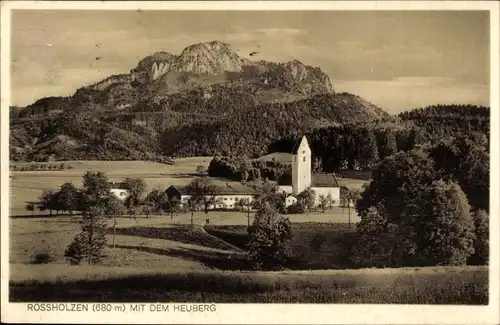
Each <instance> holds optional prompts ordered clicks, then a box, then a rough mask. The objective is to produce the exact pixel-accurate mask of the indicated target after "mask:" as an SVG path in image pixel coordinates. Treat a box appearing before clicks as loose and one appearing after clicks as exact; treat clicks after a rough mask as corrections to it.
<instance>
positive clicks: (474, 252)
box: [353, 136, 489, 267]
mask: <svg viewBox="0 0 500 325" xmlns="http://www.w3.org/2000/svg"><path fill="white" fill-rule="evenodd" d="M356 210H357V212H358V214H359V216H360V217H361V222H360V223H359V224H358V225H357V234H358V241H357V245H356V246H355V248H354V249H353V256H354V258H355V259H357V262H358V263H362V262H363V261H367V260H370V259H372V260H378V261H379V262H380V263H381V264H382V265H385V266H392V267H401V266H428V265H464V264H487V263H488V242H489V234H488V229H489V227H488V222H489V221H488V220H489V217H488V211H489V153H488V151H487V150H486V140H485V139H484V137H480V138H478V139H473V138H470V137H467V136H463V137H458V138H455V139H445V140H442V141H440V142H439V143H437V144H434V145H428V146H424V147H421V148H416V149H413V150H410V151H408V152H399V153H397V154H395V155H392V156H389V157H386V158H385V159H383V160H382V161H381V162H379V163H378V164H376V165H375V166H374V167H373V171H372V180H371V182H370V183H369V185H368V186H367V187H366V188H365V189H364V191H363V192H362V193H361V196H360V198H359V200H358V201H357V204H356Z"/></svg>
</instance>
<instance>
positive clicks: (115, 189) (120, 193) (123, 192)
mask: <svg viewBox="0 0 500 325" xmlns="http://www.w3.org/2000/svg"><path fill="white" fill-rule="evenodd" d="M109 185H110V186H111V189H110V190H109V192H110V193H111V194H113V195H114V196H116V197H117V198H118V199H120V200H122V201H125V199H126V198H127V197H128V196H129V191H128V187H127V184H125V183H112V182H111V183H109Z"/></svg>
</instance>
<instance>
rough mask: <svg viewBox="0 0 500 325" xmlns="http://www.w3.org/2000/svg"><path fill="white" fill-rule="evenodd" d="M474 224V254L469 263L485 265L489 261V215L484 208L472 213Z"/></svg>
mask: <svg viewBox="0 0 500 325" xmlns="http://www.w3.org/2000/svg"><path fill="white" fill-rule="evenodd" d="M474 226H475V230H474V232H475V234H476V238H475V241H474V251H475V252H474V255H472V256H471V258H470V260H469V264H473V265H487V264H488V262H489V254H490V250H489V246H490V241H489V230H490V228H489V216H488V214H487V213H486V211H484V210H479V211H477V212H476V213H475V214H474Z"/></svg>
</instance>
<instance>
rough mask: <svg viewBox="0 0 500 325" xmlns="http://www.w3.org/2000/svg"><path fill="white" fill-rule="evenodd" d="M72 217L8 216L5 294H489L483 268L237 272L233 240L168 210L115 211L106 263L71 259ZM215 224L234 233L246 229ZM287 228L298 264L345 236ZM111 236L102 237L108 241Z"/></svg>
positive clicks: (329, 254)
mask: <svg viewBox="0 0 500 325" xmlns="http://www.w3.org/2000/svg"><path fill="white" fill-rule="evenodd" d="M209 216H210V219H211V220H212V224H214V223H216V221H217V220H221V221H222V224H225V223H226V222H227V220H231V219H232V218H234V220H240V221H241V220H242V221H246V215H245V214H243V213H239V216H238V215H235V214H234V213H227V215H226V217H229V218H228V219H222V218H223V215H216V212H210V213H209ZM205 217H206V215H205V214H204V213H199V214H197V215H196V219H195V220H198V223H201V222H202V220H203V219H204V218H205ZM292 217H297V218H304V217H306V215H301V216H292ZM181 218H184V219H182V222H181ZM76 219H77V217H76V216H75V217H69V216H58V217H52V218H46V217H45V218H14V219H11V220H10V229H9V230H10V246H11V247H10V272H9V273H10V281H11V282H10V286H9V290H10V300H11V301H24V302H28V301H113V302H116V301H144V302H153V301H162V302H172V301H184V302H206V301H211V302H232V303H235V302H256V303H258V302H261V303H270V302H273V303H280V302H281V303H287V302H288V303H292V302H302V303H407V304H418V303H427V304H430V303H432V304H486V303H487V302H488V291H487V286H488V269H487V267H462V268H458V267H457V268H454V267H447V268H439V267H436V268H408V269H360V270H304V271H282V272H251V271H238V270H240V269H245V268H246V267H247V265H245V264H242V260H243V258H242V255H241V250H239V249H237V248H236V249H235V248H234V246H232V245H230V243H231V241H230V240H228V242H229V243H227V242H225V241H223V240H221V238H222V239H227V238H226V237H224V236H218V237H215V236H213V235H210V234H209V233H206V232H204V231H203V228H202V227H200V226H195V228H196V229H195V231H189V228H188V227H187V226H186V225H185V223H186V222H185V221H186V220H189V216H188V215H178V216H175V217H174V220H170V217H168V216H155V217H152V218H149V219H146V218H139V219H137V220H134V219H129V218H118V230H117V234H118V235H117V237H116V247H114V248H112V247H107V248H106V255H107V256H106V258H105V260H104V263H103V264H102V265H99V266H88V265H79V266H71V265H69V264H68V263H67V261H66V260H65V259H64V256H63V254H64V249H65V247H66V245H67V244H69V243H70V242H71V240H72V238H73V236H74V235H75V234H76V232H77V231H78V224H77V223H76ZM214 227H215V228H216V229H218V230H222V231H227V232H228V233H230V232H232V233H238V232H239V233H240V234H241V233H243V229H244V228H245V227H244V226H242V225H232V226H228V225H226V226H214ZM208 228H209V229H210V228H212V227H208ZM293 231H294V234H295V235H294V238H293V240H292V246H293V247H294V249H295V250H296V252H298V253H299V254H301V255H300V261H301V262H302V265H300V266H301V267H304V268H306V269H309V268H326V267H328V265H330V266H329V267H330V268H335V267H336V268H341V267H343V265H342V263H343V259H345V258H346V257H345V253H347V250H346V249H345V247H344V244H346V243H348V242H347V241H345V239H346V235H347V237H348V235H349V234H352V230H351V231H349V230H348V229H346V225H345V224H335V223H328V224H320V223H295V224H293ZM209 232H211V231H210V230H209ZM317 236H320V237H324V242H323V245H321V247H320V248H318V249H314V248H313V249H311V245H310V244H311V240H312V239H313V238H315V237H317ZM111 240H112V236H111V235H108V244H110V243H111ZM301 249H302V251H301ZM36 253H48V255H49V256H50V257H51V258H52V260H51V261H49V262H48V264H34V263H33V256H34V254H36ZM344 266H345V265H344ZM225 270H231V272H228V271H225ZM125 284H126V285H125Z"/></svg>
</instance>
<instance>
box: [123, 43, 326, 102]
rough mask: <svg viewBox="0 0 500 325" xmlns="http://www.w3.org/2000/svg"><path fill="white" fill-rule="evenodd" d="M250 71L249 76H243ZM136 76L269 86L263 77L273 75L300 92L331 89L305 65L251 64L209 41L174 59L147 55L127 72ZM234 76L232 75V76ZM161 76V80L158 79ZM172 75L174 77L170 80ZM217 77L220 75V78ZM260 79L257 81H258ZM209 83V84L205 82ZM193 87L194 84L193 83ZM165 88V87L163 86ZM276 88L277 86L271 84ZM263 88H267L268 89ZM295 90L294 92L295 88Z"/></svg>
mask: <svg viewBox="0 0 500 325" xmlns="http://www.w3.org/2000/svg"><path fill="white" fill-rule="evenodd" d="M248 70H252V71H253V73H252V74H251V75H249V74H248V73H246V72H247V71H248ZM131 73H132V74H134V75H137V78H138V79H141V80H148V81H149V82H154V81H156V80H159V79H161V80H162V81H161V82H163V83H167V84H168V83H169V82H167V81H166V80H169V81H170V82H172V79H176V78H175V76H179V75H181V76H184V77H185V76H186V75H189V76H191V78H192V77H193V76H198V77H199V78H201V79H203V81H204V82H205V83H206V82H207V80H205V79H207V76H212V77H214V78H213V79H216V80H217V82H231V81H235V80H234V79H231V78H227V77H228V73H233V74H231V75H230V76H233V77H234V76H237V77H238V78H237V80H238V81H240V82H241V81H248V82H250V81H255V80H254V79H255V78H257V79H258V80H260V81H263V82H264V84H265V85H269V87H271V86H273V85H272V83H271V84H270V80H273V78H272V77H271V78H268V77H266V76H265V75H266V74H270V75H275V77H276V78H275V79H276V80H280V79H287V78H288V79H289V80H287V81H288V83H294V84H295V86H298V85H301V86H302V87H303V88H304V89H301V91H299V92H302V93H311V92H312V93H332V92H333V88H332V85H331V82H330V78H329V77H328V76H327V75H326V74H325V73H323V72H322V71H321V70H320V69H319V68H315V67H311V66H307V65H305V64H303V63H301V62H300V61H298V60H294V61H290V62H287V63H278V64H277V63H272V62H267V61H251V60H249V59H247V58H242V57H240V56H239V55H238V54H237V53H236V52H234V51H233V49H232V48H231V46H230V45H229V44H226V43H223V42H220V41H212V42H207V43H199V44H194V45H191V46H188V47H186V48H185V49H184V50H183V51H182V52H181V54H180V55H178V56H176V55H173V54H170V53H167V52H157V53H155V54H153V55H151V56H148V57H146V58H144V59H142V60H141V61H140V62H139V63H138V65H137V67H136V68H135V69H133V70H132V71H131ZM235 74H236V75H235ZM277 74H278V76H276V75H277ZM162 76H165V77H164V78H160V77H162ZM172 76H174V78H172ZM221 76H223V77H222V78H221ZM259 76H260V78H258V77H259ZM228 79H229V80H228ZM208 83H210V82H208ZM194 84H198V83H197V82H194ZM167 86H168V85H167ZM275 86H278V87H279V86H280V85H275ZM269 87H267V88H269ZM296 90H297V89H296Z"/></svg>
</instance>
